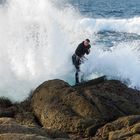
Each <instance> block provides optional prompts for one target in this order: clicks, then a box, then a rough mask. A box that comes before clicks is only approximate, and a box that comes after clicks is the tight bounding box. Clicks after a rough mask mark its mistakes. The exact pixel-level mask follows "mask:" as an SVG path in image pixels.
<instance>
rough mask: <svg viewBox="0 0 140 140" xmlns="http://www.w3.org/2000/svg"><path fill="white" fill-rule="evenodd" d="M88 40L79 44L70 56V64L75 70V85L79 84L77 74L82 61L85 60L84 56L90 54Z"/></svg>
mask: <svg viewBox="0 0 140 140" xmlns="http://www.w3.org/2000/svg"><path fill="white" fill-rule="evenodd" d="M90 48H91V45H90V40H89V39H86V40H85V41H83V42H82V43H80V44H79V45H78V47H77V49H76V50H75V53H74V54H73V55H72V62H73V65H74V66H75V68H76V73H75V82H76V84H79V72H80V64H81V63H82V62H83V60H84V59H85V58H86V57H85V56H84V55H85V54H87V55H88V54H89V53H90Z"/></svg>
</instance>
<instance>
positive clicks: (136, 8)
mask: <svg viewBox="0 0 140 140" xmlns="http://www.w3.org/2000/svg"><path fill="white" fill-rule="evenodd" d="M69 2H70V3H72V4H73V5H74V6H75V7H77V8H78V9H79V10H80V11H81V13H82V14H84V15H87V16H90V17H94V18H99V17H104V18H109V17H116V18H130V17H134V16H139V15H140V0H69Z"/></svg>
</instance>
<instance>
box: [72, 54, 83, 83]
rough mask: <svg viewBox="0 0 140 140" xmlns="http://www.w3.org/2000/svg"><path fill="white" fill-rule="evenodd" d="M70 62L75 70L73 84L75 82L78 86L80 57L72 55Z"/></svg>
mask: <svg viewBox="0 0 140 140" xmlns="http://www.w3.org/2000/svg"><path fill="white" fill-rule="evenodd" d="M72 62H73V65H74V66H75V68H76V73H75V82H76V84H78V83H79V72H80V64H81V60H80V57H78V56H77V55H76V54H73V55H72Z"/></svg>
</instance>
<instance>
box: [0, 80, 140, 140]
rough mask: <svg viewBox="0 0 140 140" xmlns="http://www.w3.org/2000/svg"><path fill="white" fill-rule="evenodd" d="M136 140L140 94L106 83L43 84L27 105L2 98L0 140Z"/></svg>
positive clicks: (139, 139)
mask: <svg viewBox="0 0 140 140" xmlns="http://www.w3.org/2000/svg"><path fill="white" fill-rule="evenodd" d="M52 139H55V140H69V139H70V140H140V91H138V90H134V89H131V88H128V87H127V86H126V85H124V84H122V83H121V82H120V81H116V80H106V79H105V78H104V77H101V78H98V79H95V80H91V81H88V82H86V83H83V84H80V85H77V86H70V85H69V84H68V83H66V82H64V81H62V80H58V79H55V80H50V81H46V82H44V83H43V84H41V85H40V86H39V87H37V88H36V89H35V91H33V93H32V94H31V95H30V96H29V98H28V99H26V100H25V101H23V102H21V103H12V102H11V101H10V100H9V99H5V98H0V140H52Z"/></svg>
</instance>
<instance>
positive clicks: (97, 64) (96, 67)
mask: <svg viewBox="0 0 140 140" xmlns="http://www.w3.org/2000/svg"><path fill="white" fill-rule="evenodd" d="M59 4H60V3H59ZM139 22H140V18H139V17H138V18H133V19H89V18H84V17H82V16H81V15H80V14H79V13H78V11H76V10H75V9H74V8H73V7H71V6H68V7H67V8H63V9H59V8H58V7H56V5H55V4H54V3H52V2H51V0H30V1H29V0H20V1H19V0H10V1H8V2H7V3H6V4H5V5H4V6H1V8H0V49H1V51H0V96H6V97H9V98H11V99H12V100H14V101H21V100H23V99H25V98H26V97H27V96H28V93H29V92H30V90H31V89H34V88H35V87H36V86H38V85H39V84H40V83H42V82H43V81H46V80H49V79H56V78H60V79H63V80H66V81H67V82H69V83H71V84H72V83H73V82H74V67H73V66H72V63H71V55H72V54H73V52H74V50H75V48H76V47H77V45H78V43H80V42H81V41H82V40H83V39H85V38H90V39H91V40H92V41H93V42H94V41H96V36H95V34H96V33H97V32H98V31H102V30H109V31H118V32H129V33H137V34H140V28H139V26H140V24H139ZM114 23H115V24H114ZM122 26H123V27H122ZM139 44H140V42H139V41H137V42H133V43H132V42H131V43H130V42H127V43H126V42H124V43H120V44H118V45H116V46H114V47H113V48H112V49H110V50H109V51H104V49H103V47H102V46H98V45H93V47H92V53H91V54H90V55H89V56H88V57H89V58H88V59H89V60H88V61H87V62H86V63H85V64H83V65H82V66H81V70H82V71H84V73H86V75H87V76H86V77H87V78H88V79H91V78H93V73H98V74H103V75H107V76H109V77H113V78H115V79H120V80H122V81H124V80H128V81H129V84H130V85H131V86H133V87H137V88H140V74H139V71H140V62H139Z"/></svg>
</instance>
